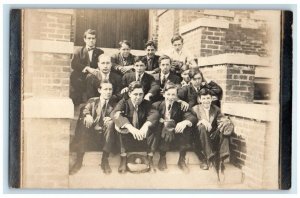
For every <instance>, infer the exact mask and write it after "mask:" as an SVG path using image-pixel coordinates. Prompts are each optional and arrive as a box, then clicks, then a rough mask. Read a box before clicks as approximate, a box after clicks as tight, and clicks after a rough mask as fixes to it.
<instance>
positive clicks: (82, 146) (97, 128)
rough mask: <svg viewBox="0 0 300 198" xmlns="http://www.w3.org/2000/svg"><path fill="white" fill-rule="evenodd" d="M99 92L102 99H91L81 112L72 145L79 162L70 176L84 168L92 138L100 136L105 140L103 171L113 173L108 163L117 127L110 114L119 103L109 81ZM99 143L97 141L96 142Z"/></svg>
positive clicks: (103, 83) (100, 87)
mask: <svg viewBox="0 0 300 198" xmlns="http://www.w3.org/2000/svg"><path fill="white" fill-rule="evenodd" d="M98 91H99V93H100V97H95V98H91V99H90V100H89V101H88V102H87V104H86V105H85V107H84V109H83V111H82V112H81V114H80V116H79V118H78V121H77V125H76V129H75V138H74V141H73V142H72V144H71V148H72V150H75V151H76V153H77V160H76V162H75V164H74V166H73V167H72V168H71V169H70V175H73V174H75V173H76V172H77V171H79V170H80V168H81V166H82V161H83V156H84V153H85V152H86V150H87V147H88V145H89V144H90V143H91V142H89V140H91V138H90V136H92V135H96V137H97V134H100V137H101V138H103V141H104V146H103V154H102V160H101V169H102V170H103V172H104V173H105V174H109V173H111V168H110V166H109V163H108V157H109V153H110V152H111V150H112V147H113V146H114V145H115V138H116V137H115V129H114V128H115V127H114V123H113V121H112V119H111V117H110V114H111V112H112V110H113V107H115V105H116V103H117V101H116V99H115V98H114V97H113V96H112V93H113V87H112V84H111V83H110V82H108V81H104V82H102V83H101V84H100V86H99V88H98ZM96 141H97V140H96Z"/></svg>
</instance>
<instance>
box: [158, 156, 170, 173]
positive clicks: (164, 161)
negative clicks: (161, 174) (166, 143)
mask: <svg viewBox="0 0 300 198" xmlns="http://www.w3.org/2000/svg"><path fill="white" fill-rule="evenodd" d="M157 166H158V169H159V170H160V171H164V170H165V169H167V168H168V167H167V159H166V156H163V157H162V156H160V158H159V161H158V165H157Z"/></svg>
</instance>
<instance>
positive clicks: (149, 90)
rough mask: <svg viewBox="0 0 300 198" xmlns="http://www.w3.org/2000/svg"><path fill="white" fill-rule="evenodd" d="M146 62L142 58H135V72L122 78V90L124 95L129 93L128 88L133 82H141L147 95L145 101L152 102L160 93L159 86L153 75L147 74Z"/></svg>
mask: <svg viewBox="0 0 300 198" xmlns="http://www.w3.org/2000/svg"><path fill="white" fill-rule="evenodd" d="M144 61H145V60H144V59H143V58H142V57H135V59H134V70H135V72H130V73H126V74H125V75H124V76H123V78H122V86H123V87H124V88H123V89H122V90H121V93H122V94H126V93H127V92H128V86H129V84H130V83H132V82H133V81H140V82H141V84H142V86H143V92H144V94H145V96H144V97H145V100H149V101H150V100H151V98H152V97H155V96H156V95H157V93H158V92H159V85H158V84H157V83H156V82H155V79H154V77H153V76H152V75H151V74H147V73H145V69H146V65H145V62H144Z"/></svg>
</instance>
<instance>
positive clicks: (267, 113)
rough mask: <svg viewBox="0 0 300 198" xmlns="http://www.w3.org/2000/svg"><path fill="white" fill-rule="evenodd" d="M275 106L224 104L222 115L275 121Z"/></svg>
mask: <svg viewBox="0 0 300 198" xmlns="http://www.w3.org/2000/svg"><path fill="white" fill-rule="evenodd" d="M276 112H278V111H276V108H275V105H261V104H249V103H245V104H242V103H222V113H223V114H228V115H232V116H238V117H243V118H248V119H255V120H257V121H273V118H272V115H274V113H276Z"/></svg>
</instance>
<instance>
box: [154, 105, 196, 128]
mask: <svg viewBox="0 0 300 198" xmlns="http://www.w3.org/2000/svg"><path fill="white" fill-rule="evenodd" d="M153 107H154V109H156V110H158V112H159V115H160V117H161V118H164V116H165V113H166V102H165V101H159V102H155V103H153ZM171 119H173V120H174V121H175V123H176V124H177V123H178V122H181V121H183V120H189V121H190V122H191V123H192V124H193V125H195V124H196V123H197V118H196V116H195V115H193V114H192V113H191V111H189V110H188V111H183V110H181V104H180V103H178V102H174V103H173V105H172V108H171Z"/></svg>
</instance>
